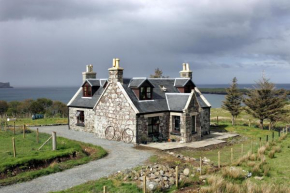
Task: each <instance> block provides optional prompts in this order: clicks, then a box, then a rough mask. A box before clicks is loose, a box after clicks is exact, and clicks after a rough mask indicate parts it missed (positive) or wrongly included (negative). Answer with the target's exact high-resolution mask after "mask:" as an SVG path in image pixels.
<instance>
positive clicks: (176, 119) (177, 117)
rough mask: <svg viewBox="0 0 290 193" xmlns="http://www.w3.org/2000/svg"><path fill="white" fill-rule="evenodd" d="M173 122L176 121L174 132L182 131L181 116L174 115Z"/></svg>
mask: <svg viewBox="0 0 290 193" xmlns="http://www.w3.org/2000/svg"><path fill="white" fill-rule="evenodd" d="M173 123H174V128H173V132H174V133H180V116H173Z"/></svg>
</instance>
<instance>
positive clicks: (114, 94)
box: [67, 59, 211, 143]
mask: <svg viewBox="0 0 290 193" xmlns="http://www.w3.org/2000/svg"><path fill="white" fill-rule="evenodd" d="M123 71H124V69H123V68H121V67H120V60H119V59H113V66H112V68H109V77H108V79H97V78H96V72H93V66H92V65H88V66H87V69H86V72H83V84H82V85H81V87H80V88H79V90H78V91H77V93H76V94H75V95H74V96H73V98H72V99H71V100H70V102H69V103H68V105H67V106H68V109H69V128H70V129H73V130H80V131H85V132H93V133H95V134H96V136H98V137H100V138H107V139H110V140H123V141H125V142H130V143H141V142H151V141H162V140H168V139H174V140H176V141H181V142H191V141H196V140H201V139H202V136H203V135H206V134H209V126H210V108H211V105H210V104H209V102H208V101H207V100H206V99H205V97H204V96H203V95H202V94H201V92H200V91H199V90H198V88H197V87H196V86H195V84H194V83H193V82H192V71H191V70H190V69H189V65H188V64H187V63H184V64H183V69H182V71H180V78H145V77H144V78H143V77H134V78H130V79H128V78H123Z"/></svg>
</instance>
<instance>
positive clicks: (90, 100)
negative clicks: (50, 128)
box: [67, 79, 107, 109]
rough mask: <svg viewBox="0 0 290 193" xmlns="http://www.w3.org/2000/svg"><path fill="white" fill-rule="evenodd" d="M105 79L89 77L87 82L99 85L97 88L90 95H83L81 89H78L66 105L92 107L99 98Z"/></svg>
mask: <svg viewBox="0 0 290 193" xmlns="http://www.w3.org/2000/svg"><path fill="white" fill-rule="evenodd" d="M106 81H107V80H106V79H89V80H87V82H88V83H89V84H90V85H91V86H99V89H98V90H97V91H96V92H95V93H94V95H93V96H92V97H83V91H82V89H79V90H78V91H77V93H76V95H75V96H74V97H75V98H73V99H72V100H71V101H70V102H69V103H68V105H67V106H68V107H80V108H90V109H92V108H93V107H94V106H95V104H96V103H97V101H98V100H99V98H100V96H101V94H102V93H103V91H104V88H103V85H104V84H105V83H106Z"/></svg>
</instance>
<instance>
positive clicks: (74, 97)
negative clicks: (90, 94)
mask: <svg viewBox="0 0 290 193" xmlns="http://www.w3.org/2000/svg"><path fill="white" fill-rule="evenodd" d="M82 89H83V87H80V88H79V90H78V91H77V92H76V94H75V95H74V96H73V98H72V99H71V100H70V101H69V102H68V104H67V106H69V105H70V104H71V103H72V102H73V101H74V100H75V99H76V98H77V96H78V94H79V92H80V91H81V90H82Z"/></svg>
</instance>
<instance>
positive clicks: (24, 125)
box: [23, 124, 25, 139]
mask: <svg viewBox="0 0 290 193" xmlns="http://www.w3.org/2000/svg"><path fill="white" fill-rule="evenodd" d="M24 138H25V124H23V139H24Z"/></svg>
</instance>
